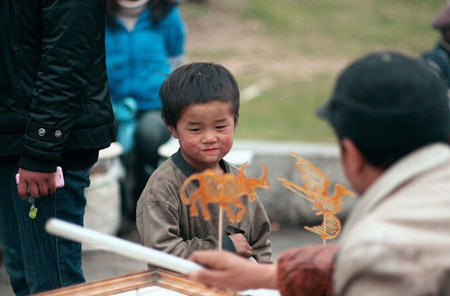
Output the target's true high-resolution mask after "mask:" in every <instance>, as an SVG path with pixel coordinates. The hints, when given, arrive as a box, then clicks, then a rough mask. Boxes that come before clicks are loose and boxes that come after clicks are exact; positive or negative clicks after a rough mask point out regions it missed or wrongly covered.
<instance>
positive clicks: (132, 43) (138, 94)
mask: <svg viewBox="0 0 450 296" xmlns="http://www.w3.org/2000/svg"><path fill="white" fill-rule="evenodd" d="M177 4H178V1H174V0H108V1H107V10H108V18H107V25H106V36H105V42H106V65H107V74H108V81H109V87H110V93H111V100H112V103H113V106H114V109H115V111H116V118H117V122H118V140H119V142H121V144H122V145H123V147H124V157H125V160H126V161H125V163H126V166H127V169H128V170H129V169H131V171H129V172H128V173H129V174H131V176H132V180H133V182H132V183H134V186H133V188H129V189H130V190H128V189H125V190H124V192H123V193H122V194H123V195H128V194H127V193H130V196H129V198H127V197H124V199H123V206H122V208H123V215H124V218H127V219H128V220H130V222H133V224H134V219H135V211H136V201H137V199H138V198H139V195H140V193H141V192H142V189H143V188H144V186H145V184H146V182H147V180H148V178H149V176H150V175H151V173H152V172H153V170H154V169H155V168H156V167H157V165H158V162H159V156H158V147H159V146H160V145H161V144H163V143H164V142H166V141H167V140H168V139H169V138H170V133H169V131H168V130H167V128H166V126H165V124H164V122H163V120H162V119H161V115H160V114H161V101H160V98H159V88H160V87H161V84H162V83H163V81H164V80H165V79H166V77H167V75H169V74H170V73H171V71H172V70H173V69H174V68H176V67H177V66H179V65H180V64H181V63H182V61H183V56H184V45H185V37H186V29H185V24H184V22H183V19H182V16H181V13H180V9H179V7H178V6H177ZM133 101H134V102H133ZM119 110H120V112H119ZM122 115H123V116H122ZM130 129H131V130H130ZM133 129H134V131H133ZM128 155H132V156H131V157H129V156H128Z"/></svg>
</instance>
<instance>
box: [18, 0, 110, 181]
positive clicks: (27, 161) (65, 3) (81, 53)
mask: <svg viewBox="0 0 450 296" xmlns="http://www.w3.org/2000/svg"><path fill="white" fill-rule="evenodd" d="M104 4H105V2H104V1H103V0H76V1H69V0H51V1H50V0H46V1H42V7H41V24H42V28H40V30H41V32H42V47H41V52H40V53H39V54H40V58H39V60H40V64H39V71H38V74H37V78H36V83H35V88H34V90H33V92H32V98H31V105H30V111H29V117H30V118H29V121H28V125H27V128H26V131H25V137H24V143H23V147H22V157H21V159H20V162H19V166H20V167H22V168H25V169H29V170H34V171H41V172H53V171H55V166H56V163H57V162H58V161H59V160H60V159H61V154H62V150H63V146H64V142H65V140H66V138H67V136H68V135H69V134H70V132H71V130H72V127H73V124H74V122H75V120H76V119H77V118H78V117H79V114H81V113H83V110H84V108H85V106H84V104H85V103H86V102H84V101H85V100H86V98H85V95H84V91H85V87H86V86H85V85H86V82H87V81H89V79H91V78H90V77H89V75H90V73H92V70H91V67H92V65H93V64H98V63H93V61H94V60H95V59H98V58H100V57H101V52H98V50H99V47H98V46H95V45H96V44H98V43H99V42H100V40H98V39H99V38H101V36H104V35H103V34H101V33H99V32H101V30H104V20H103V19H102V18H103V17H104V9H105V7H104ZM37 30H38V29H36V31H37ZM101 42H103V41H101Z"/></svg>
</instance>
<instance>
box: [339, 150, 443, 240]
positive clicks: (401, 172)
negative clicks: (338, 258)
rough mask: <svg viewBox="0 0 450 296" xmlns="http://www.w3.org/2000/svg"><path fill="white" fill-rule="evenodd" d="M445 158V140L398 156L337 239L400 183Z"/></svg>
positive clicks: (354, 210) (357, 205) (361, 201)
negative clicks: (402, 156) (442, 142)
mask: <svg viewBox="0 0 450 296" xmlns="http://www.w3.org/2000/svg"><path fill="white" fill-rule="evenodd" d="M448 162H450V149H449V146H448V145H446V144H432V145H429V146H426V147H423V148H421V149H419V150H416V151H415V152H413V153H411V154H409V155H407V156H406V157H404V158H403V159H401V160H399V161H398V162H397V163H396V164H394V165H393V166H392V167H390V168H389V169H388V170H387V171H385V172H384V173H383V174H382V175H381V176H380V177H379V178H378V180H376V181H375V182H374V183H373V184H372V185H371V186H370V187H369V188H368V189H367V190H366V192H365V193H364V194H363V195H362V196H361V197H360V200H359V201H358V203H357V204H356V205H355V207H354V208H353V209H352V211H351V213H350V215H349V217H348V219H347V222H346V225H345V227H344V230H343V232H342V235H341V238H340V239H341V240H345V237H346V235H347V233H349V232H350V230H351V229H352V228H353V227H354V226H355V225H357V224H358V223H359V222H360V221H361V220H362V219H363V218H364V216H366V215H367V214H368V213H370V212H372V211H373V210H374V209H375V208H376V207H377V206H378V205H379V204H380V203H382V202H383V201H384V200H385V199H386V198H388V197H389V195H390V193H392V192H393V191H395V190H396V189H397V188H398V187H400V186H401V185H402V184H404V183H405V182H407V181H408V180H410V179H412V178H414V177H415V176H417V175H420V174H421V173H423V172H425V171H428V170H431V169H433V168H435V167H438V166H440V165H442V164H445V163H448Z"/></svg>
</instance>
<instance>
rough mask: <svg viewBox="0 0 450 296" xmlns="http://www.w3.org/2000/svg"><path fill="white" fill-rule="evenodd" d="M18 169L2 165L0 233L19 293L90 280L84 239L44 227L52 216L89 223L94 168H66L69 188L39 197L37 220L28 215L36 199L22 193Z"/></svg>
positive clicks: (37, 200)
mask: <svg viewBox="0 0 450 296" xmlns="http://www.w3.org/2000/svg"><path fill="white" fill-rule="evenodd" d="M63 169H64V168H63ZM17 171H18V168H17V167H16V166H13V165H2V164H0V232H1V239H2V240H3V245H4V249H5V267H6V272H7V273H8V274H9V276H10V283H11V287H12V289H13V290H14V293H15V294H16V295H29V294H34V293H38V292H43V291H48V290H51V289H56V288H60V287H63V286H68V285H72V284H77V283H82V282H84V281H85V279H84V276H83V270H82V269H81V244H80V243H76V242H72V241H69V240H66V239H62V238H60V237H56V236H53V235H50V234H48V233H46V232H45V229H44V227H45V222H46V221H47V220H48V219H49V218H51V217H56V218H59V219H62V220H66V221H69V222H72V223H76V224H78V225H83V217H84V211H85V206H86V197H85V195H84V189H85V188H86V187H88V186H89V174H90V169H83V170H64V171H63V174H64V180H65V185H64V187H62V188H58V189H57V190H56V193H55V194H53V195H48V196H43V197H40V198H37V199H35V206H36V208H37V209H38V212H37V216H36V219H31V218H30V217H29V216H28V213H29V210H30V204H29V203H28V202H27V201H23V200H21V199H20V197H19V196H18V194H17V185H16V182H15V175H16V173H17Z"/></svg>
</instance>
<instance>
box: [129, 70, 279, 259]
mask: <svg viewBox="0 0 450 296" xmlns="http://www.w3.org/2000/svg"><path fill="white" fill-rule="evenodd" d="M160 96H161V100H162V117H163V119H164V121H165V123H166V125H167V127H168V128H169V131H170V132H171V134H172V136H173V137H174V138H176V139H178V141H179V144H180V149H179V150H178V152H176V153H175V154H173V155H172V156H171V157H170V158H169V159H167V160H166V161H165V162H164V163H163V164H162V165H161V166H160V167H159V168H158V169H157V170H156V171H155V172H154V173H153V174H152V175H151V177H150V179H149V181H148V183H147V185H146V187H145V188H144V191H143V192H142V194H141V197H140V198H139V201H138V204H137V211H136V212H137V222H136V223H137V228H138V231H139V235H140V238H141V242H142V243H143V244H144V245H146V246H149V247H151V248H154V249H157V250H161V251H164V252H167V253H171V254H173V255H176V256H180V257H184V258H187V257H189V255H191V253H193V252H194V251H195V250H205V249H217V244H218V234H217V233H218V217H219V204H210V205H208V209H209V210H210V212H211V216H212V218H211V220H209V221H205V220H204V218H203V216H202V214H201V207H200V205H199V207H200V214H199V215H198V216H196V217H191V216H190V213H189V207H188V206H187V205H185V204H183V202H181V200H180V194H179V191H180V187H181V186H182V184H183V182H184V181H185V180H186V179H187V178H188V177H189V176H190V175H192V174H194V173H198V172H202V171H204V170H206V169H212V170H214V171H215V172H216V173H217V174H224V173H233V174H237V172H238V170H237V168H236V167H234V166H232V165H230V164H229V163H227V162H226V161H225V160H224V159H223V157H224V156H225V155H226V154H227V153H228V152H229V151H230V149H231V146H232V145H233V135H234V130H235V127H236V124H237V121H238V118H239V89H238V86H237V83H236V81H235V79H234V77H233V75H232V74H231V73H230V72H229V71H228V70H227V69H225V68H224V67H222V66H220V65H217V64H212V63H192V64H188V65H184V66H182V67H180V68H178V69H177V70H175V71H174V72H173V73H172V74H171V75H170V76H169V77H168V78H167V80H166V81H165V82H164V83H163V85H162V86H161V90H160ZM187 188H188V189H187V191H188V192H187V196H190V195H191V194H192V193H193V192H194V191H195V190H196V189H197V188H198V185H197V184H194V183H192V184H191V185H190V186H188V187H187ZM243 202H244V204H245V206H246V208H247V209H246V212H245V216H244V218H243V219H242V221H241V222H239V223H236V224H233V223H230V222H229V221H228V216H227V214H226V213H224V222H223V223H224V225H223V229H224V236H223V243H222V247H223V249H225V250H229V251H232V252H235V253H237V254H239V255H241V256H243V257H246V258H250V257H253V258H254V259H255V260H256V261H258V262H269V261H270V256H271V253H272V244H271V242H270V240H269V239H268V237H269V234H270V222H269V219H268V217H267V214H266V212H265V210H264V207H263V205H262V203H261V201H260V200H259V199H257V200H256V201H253V202H248V199H247V197H244V198H243Z"/></svg>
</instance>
